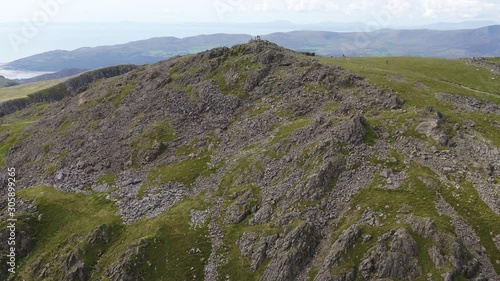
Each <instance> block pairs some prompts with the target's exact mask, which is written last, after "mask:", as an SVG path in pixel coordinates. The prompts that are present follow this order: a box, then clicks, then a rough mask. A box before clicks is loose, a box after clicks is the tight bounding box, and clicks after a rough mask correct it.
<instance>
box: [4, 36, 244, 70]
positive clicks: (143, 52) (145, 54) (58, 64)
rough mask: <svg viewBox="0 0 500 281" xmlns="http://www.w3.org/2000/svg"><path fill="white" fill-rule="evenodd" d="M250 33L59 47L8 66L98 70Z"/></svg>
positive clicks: (226, 43)
mask: <svg viewBox="0 0 500 281" xmlns="http://www.w3.org/2000/svg"><path fill="white" fill-rule="evenodd" d="M250 38H251V36H250V35H236V34H231V35H227V34H213V35H200V36H195V37H188V38H184V39H179V38H176V37H161V38H152V39H148V40H142V41H135V42H130V43H127V44H120V45H113V46H101V47H95V48H88V47H87V48H80V49H77V50H74V51H63V50H56V51H50V52H46V53H42V54H37V55H34V56H30V57H27V58H23V59H20V60H16V61H13V62H11V63H8V64H6V65H4V66H3V68H5V69H19V70H21V69H23V70H33V71H36V70H41V69H43V70H46V71H60V70H61V69H65V68H81V69H95V68H100V67H106V66H110V65H118V64H124V62H126V63H125V64H150V63H155V62H158V61H161V60H164V59H167V58H170V57H174V56H177V55H186V54H190V53H196V52H199V51H203V50H208V49H211V48H214V47H218V46H232V45H235V44H239V43H242V42H246V41H248V40H249V39H250Z"/></svg>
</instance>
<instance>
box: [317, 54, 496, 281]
mask: <svg viewBox="0 0 500 281" xmlns="http://www.w3.org/2000/svg"><path fill="white" fill-rule="evenodd" d="M319 60H320V61H322V62H324V63H328V64H333V65H340V66H342V67H343V68H345V69H348V70H351V71H353V72H355V73H359V74H361V75H363V76H364V77H366V78H367V79H368V81H369V82H371V83H375V84H378V85H380V86H383V87H386V88H388V89H389V88H390V89H394V90H395V91H397V92H398V94H399V95H400V96H401V97H402V98H403V99H404V100H405V101H406V104H405V109H407V113H404V114H402V113H399V112H398V113H392V112H387V113H384V114H381V115H377V116H369V117H368V119H369V122H370V123H372V124H377V125H380V126H384V127H386V128H387V129H389V131H391V129H392V130H400V129H401V128H402V126H403V125H405V126H410V127H411V126H412V124H411V123H412V122H414V119H412V118H415V119H418V118H416V116H415V114H414V113H413V110H412V109H413V108H420V109H422V108H424V107H426V106H432V107H435V108H436V109H438V110H439V111H441V112H442V113H443V114H444V115H445V116H446V118H447V120H448V121H449V122H450V123H452V122H457V123H462V121H463V120H462V117H465V118H468V119H471V120H473V121H474V122H475V123H476V125H477V127H476V128H475V129H476V130H477V131H479V132H480V133H482V134H483V136H484V137H485V138H486V139H489V140H491V141H493V142H494V143H495V144H496V145H497V146H500V134H499V133H498V129H497V128H495V127H493V126H492V125H491V124H492V123H493V121H497V122H498V121H500V116H498V115H493V114H485V113H482V112H479V111H476V112H472V113H460V114H456V112H455V113H453V112H452V111H451V109H450V107H449V106H447V105H444V104H442V103H440V102H439V101H438V100H436V98H435V97H434V93H436V92H447V93H451V94H460V95H465V96H472V97H475V98H478V99H486V100H490V101H492V102H495V103H497V104H500V75H495V74H493V73H491V72H490V71H488V70H485V69H479V70H478V69H477V67H475V66H469V65H466V64H465V63H463V62H461V61H457V60H443V59H426V58H406V57H401V58H354V59H340V58H319ZM492 78H495V79H492ZM417 81H418V82H420V83H423V84H424V85H425V86H426V87H421V86H416V85H417V84H418V83H417ZM456 84H460V85H464V86H466V87H468V88H471V89H474V90H478V91H483V92H487V93H490V94H483V93H479V92H478V91H474V90H469V89H465V88H463V87H461V86H459V85H456ZM418 85H421V84H418ZM368 114H369V113H368ZM405 120H410V121H405ZM394 123H395V124H394ZM389 124H391V125H389ZM415 125H416V124H415ZM415 125H413V126H415ZM412 129H414V128H410V130H409V131H413V130H412ZM374 161H375V164H376V163H379V162H380V161H379V160H374ZM380 163H381V162H380ZM381 164H383V165H384V163H381ZM384 166H387V165H384ZM388 168H394V167H388ZM400 168H401V167H400ZM408 168H409V170H408V172H409V179H408V180H407V184H406V186H408V184H410V185H411V186H413V188H411V189H408V188H404V189H402V190H397V191H386V190H381V189H377V188H374V186H375V185H377V179H375V182H374V184H373V186H372V187H369V188H366V189H364V190H362V191H361V192H360V193H359V194H358V195H357V196H356V198H355V199H354V201H353V207H356V206H361V207H362V208H361V210H364V209H365V208H366V207H371V208H372V209H374V210H380V211H384V212H386V213H387V212H389V215H390V216H389V217H388V219H387V221H386V222H385V223H384V227H382V228H376V229H375V228H370V227H368V228H367V227H365V228H364V229H362V231H363V232H364V233H366V234H370V235H373V236H375V237H376V236H379V235H380V234H382V233H383V232H382V231H384V230H385V231H387V230H389V229H391V228H393V227H398V223H397V222H396V219H395V217H394V215H395V211H396V210H397V208H399V207H401V206H402V205H403V204H407V205H409V206H412V211H413V212H414V213H415V214H416V215H417V216H422V217H430V218H433V219H434V220H435V222H436V225H437V226H438V227H439V228H441V229H444V230H447V231H450V232H453V230H452V228H451V226H450V224H449V221H448V219H447V218H446V217H440V216H438V215H437V213H436V212H435V208H434V202H435V201H436V200H437V197H436V194H435V191H434V190H429V189H428V188H426V187H425V186H424V185H423V184H422V182H420V181H419V180H418V177H419V176H424V177H428V178H433V179H435V180H436V181H437V182H439V179H438V178H437V177H436V175H434V174H433V173H432V172H431V171H430V170H428V169H427V168H425V167H420V166H416V165H412V166H411V167H408ZM380 183H381V182H378V184H380ZM458 184H459V185H460V186H462V187H463V190H460V191H457V190H456V188H454V187H450V186H447V185H441V187H440V188H439V192H440V193H441V194H442V196H443V197H444V198H445V199H446V200H447V201H448V202H449V203H451V204H452V205H453V206H459V205H460V208H457V211H458V212H459V214H460V216H462V218H464V220H465V222H467V223H468V224H469V225H470V226H472V227H473V228H474V230H475V231H476V233H477V234H478V235H479V236H480V238H481V244H482V245H483V246H484V247H485V248H486V249H487V251H488V253H489V254H490V259H491V261H492V264H493V265H494V266H495V269H496V271H497V273H500V265H499V264H496V262H495V261H497V260H500V253H499V252H498V251H496V250H495V245H494V243H493V241H492V237H491V235H490V232H492V233H500V224H498V222H499V221H500V216H499V215H497V214H495V213H494V212H493V211H492V210H491V209H490V208H489V207H488V206H487V205H486V204H485V203H484V202H482V201H481V199H479V195H478V194H477V192H476V190H475V189H474V188H473V187H472V186H471V185H470V183H468V182H459V183H458ZM457 192H460V193H461V194H460V195H461V196H459V198H469V200H460V199H457V198H458V197H457ZM416 198H417V199H422V200H415V199H416ZM386 206H388V208H387V209H386ZM395 208H396V209H395ZM360 215H361V214H360V213H359V214H356V212H354V213H351V214H349V215H348V217H347V219H346V221H347V222H345V223H344V225H345V226H344V228H343V229H345V228H347V227H348V226H349V225H351V224H352V223H354V222H355V221H356V220H357V218H358V217H359V216H360ZM341 229H342V228H341ZM340 233H341V232H338V233H337V234H336V235H340ZM413 236H414V237H415V238H416V240H417V242H418V243H419V248H420V249H421V250H423V249H425V251H421V252H423V253H424V254H422V255H419V261H420V263H421V265H422V266H423V269H424V271H425V272H429V273H433V274H437V273H439V274H441V273H443V272H436V269H435V268H434V267H433V266H432V261H430V259H429V257H428V255H427V254H426V253H427V249H428V248H429V247H430V246H432V243H431V241H427V240H425V239H423V238H422V237H418V236H417V235H415V234H413ZM369 246H370V243H368V244H366V245H365V244H364V245H363V246H362V247H358V248H355V249H352V250H350V251H349V253H348V254H347V259H346V260H347V262H345V263H344V264H343V265H341V266H340V268H351V267H352V266H354V265H355V264H357V263H358V262H359V259H360V257H362V256H363V253H364V251H366V250H368V249H369ZM428 270H429V271H428ZM424 277H425V275H424ZM424 279H425V278H422V280H424Z"/></svg>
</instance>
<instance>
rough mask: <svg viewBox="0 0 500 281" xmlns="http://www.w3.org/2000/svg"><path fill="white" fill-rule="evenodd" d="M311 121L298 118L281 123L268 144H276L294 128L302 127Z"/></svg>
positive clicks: (293, 130) (294, 129)
mask: <svg viewBox="0 0 500 281" xmlns="http://www.w3.org/2000/svg"><path fill="white" fill-rule="evenodd" d="M311 123H312V121H311V120H309V119H298V120H295V121H292V122H289V123H287V124H284V125H281V126H280V127H279V128H278V130H277V132H276V134H275V135H274V137H273V138H272V139H271V140H270V141H269V144H271V145H272V144H276V143H278V142H280V141H282V140H284V139H286V138H288V137H289V136H290V135H291V134H293V132H295V131H296V130H298V129H300V128H303V127H305V126H307V125H309V124H311Z"/></svg>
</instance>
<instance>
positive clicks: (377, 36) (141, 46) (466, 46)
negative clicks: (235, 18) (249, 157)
mask: <svg viewBox="0 0 500 281" xmlns="http://www.w3.org/2000/svg"><path fill="white" fill-rule="evenodd" d="M251 38H252V36H251V35H245V34H213V35H200V36H194V37H187V38H183V39H180V38H176V37H160V38H152V39H148V40H142V41H135V42H130V43H127V44H120V45H113V46H102V47H95V48H80V49H76V50H74V51H62V50H57V51H51V52H46V53H42V54H37V55H34V56H30V57H27V58H23V59H19V60H16V61H13V62H10V63H8V64H6V65H4V66H3V68H5V69H18V70H32V71H60V70H61V69H68V68H80V69H95V68H99V67H105V66H110V65H117V64H150V63H155V62H158V61H161V60H165V59H167V58H170V57H173V56H176V55H185V54H191V53H196V52H199V51H202V50H207V49H211V48H213V47H217V46H232V45H235V44H240V43H245V42H247V41H248V40H250V39H251ZM262 39H266V40H269V41H271V42H274V43H277V44H280V45H282V46H285V47H287V48H290V49H293V50H296V51H307V52H314V53H316V54H318V55H321V56H342V55H346V56H420V57H441V58H460V57H473V56H476V57H489V56H500V48H498V46H500V25H492V26H488V27H482V28H477V29H462V30H429V29H420V30H392V29H385V30H379V31H373V32H366V33H362V32H326V31H292V32H286V33H272V34H269V35H264V36H262Z"/></svg>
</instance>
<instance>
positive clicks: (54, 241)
mask: <svg viewBox="0 0 500 281" xmlns="http://www.w3.org/2000/svg"><path fill="white" fill-rule="evenodd" d="M18 195H19V196H20V197H21V198H23V199H25V200H29V199H33V198H36V201H35V202H36V203H35V204H36V206H37V207H38V210H39V212H40V214H41V215H42V219H41V221H40V222H39V223H37V224H36V225H34V228H35V237H37V243H36V246H35V249H34V250H33V251H32V252H31V254H30V256H29V257H27V258H25V259H24V260H22V261H21V263H20V266H21V271H20V274H19V275H20V276H21V277H22V278H25V279H26V280H32V278H29V276H30V270H29V268H30V267H29V266H30V265H33V264H34V262H35V261H36V260H38V259H39V258H45V259H46V262H49V263H50V262H53V259H54V255H58V256H64V255H65V253H66V251H74V250H75V249H76V248H75V247H78V245H82V244H81V243H82V241H81V238H80V237H85V236H86V235H88V234H90V233H92V231H93V230H94V229H96V228H97V227H99V226H101V225H103V224H106V225H108V226H111V227H112V228H113V239H112V241H111V243H110V244H108V245H97V246H95V247H94V248H89V247H88V245H83V247H84V249H85V251H84V252H85V255H84V259H85V260H86V261H87V262H88V263H89V265H95V266H96V267H97V268H98V269H99V270H98V271H96V272H97V274H96V275H94V276H93V279H92V280H96V278H97V277H98V276H99V275H100V274H103V273H104V272H105V270H106V269H107V268H108V267H109V266H110V265H111V264H112V263H113V262H114V261H116V260H117V259H119V258H120V256H121V255H122V254H123V253H124V252H125V251H126V250H127V249H128V247H129V246H130V245H132V244H135V243H137V242H139V241H140V240H145V241H146V242H147V246H146V256H145V260H143V261H138V263H137V264H136V268H137V271H136V272H141V271H142V272H143V274H144V278H145V280H172V281H174V280H185V279H189V280H193V279H194V280H200V279H202V276H203V268H204V265H205V263H206V262H207V260H208V256H209V255H210V249H211V246H210V240H209V238H208V229H207V226H206V225H202V226H200V227H199V228H196V229H192V228H190V225H189V222H190V211H191V210H192V209H197V210H204V209H206V208H207V205H206V203H205V202H204V201H203V199H201V197H200V198H197V199H188V200H184V201H182V202H179V203H178V204H176V205H175V206H174V207H173V208H172V209H170V210H169V211H167V212H165V213H164V214H162V215H160V216H159V217H157V218H154V219H148V220H147V219H143V220H139V221H136V222H134V223H132V224H130V225H123V224H122V222H121V219H120V217H119V215H118V210H117V208H116V206H115V205H114V203H113V202H111V201H108V200H106V199H105V198H104V197H105V194H98V193H94V194H91V195H83V194H75V193H65V192H62V191H57V190H55V189H53V188H50V187H33V188H28V189H24V190H20V191H19V192H18ZM68 243H70V244H68ZM75 243H76V244H75ZM83 244H85V243H83ZM96 248H99V249H100V250H102V256H99V255H98V254H97V252H96ZM192 249H199V250H200V251H201V252H198V251H197V252H192V251H191V250H192ZM98 261H99V262H98ZM44 265H45V263H44ZM52 266H54V268H51V269H49V270H50V272H56V271H57V270H59V269H60V268H59V266H56V265H54V264H52ZM194 276H196V277H194Z"/></svg>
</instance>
